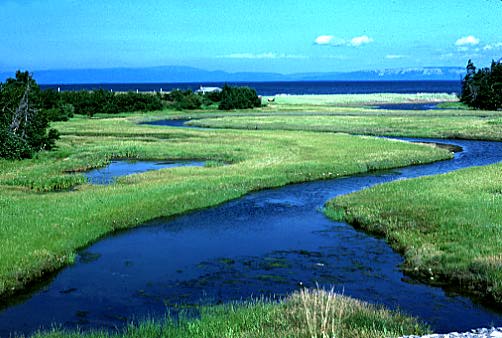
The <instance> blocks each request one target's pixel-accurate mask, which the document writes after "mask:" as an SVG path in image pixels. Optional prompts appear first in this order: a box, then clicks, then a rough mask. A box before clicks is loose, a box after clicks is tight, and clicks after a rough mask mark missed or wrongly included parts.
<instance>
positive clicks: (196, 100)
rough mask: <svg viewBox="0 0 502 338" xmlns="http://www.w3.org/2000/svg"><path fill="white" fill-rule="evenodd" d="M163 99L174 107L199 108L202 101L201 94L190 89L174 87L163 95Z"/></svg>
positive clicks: (180, 108) (179, 108)
mask: <svg viewBox="0 0 502 338" xmlns="http://www.w3.org/2000/svg"><path fill="white" fill-rule="evenodd" d="M164 99H165V100H166V101H168V102H169V104H170V105H171V106H172V107H174V108H175V109H178V110H182V109H200V107H201V106H202V104H203V103H205V101H204V97H203V96H202V95H199V94H196V93H194V92H193V91H191V90H180V89H175V90H172V91H171V92H169V93H167V94H165V95H164Z"/></svg>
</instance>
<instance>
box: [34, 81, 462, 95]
mask: <svg viewBox="0 0 502 338" xmlns="http://www.w3.org/2000/svg"><path fill="white" fill-rule="evenodd" d="M224 84H225V83H223V82H197V83H123V84H119V83H110V84H71V85H57V84H56V85H41V86H40V87H41V88H42V89H46V88H53V89H57V88H58V87H59V88H61V90H63V91H66V90H82V89H86V90H91V89H100V88H102V89H105V90H113V91H136V90H138V91H140V92H143V91H157V92H159V91H161V90H162V91H170V90H173V89H176V88H179V89H192V90H196V89H198V88H199V87H200V86H208V87H223V85H224ZM228 84H229V85H238V86H249V87H252V88H254V89H256V91H257V92H258V94H259V95H264V96H270V95H277V94H371V93H401V94H413V93H460V89H461V84H460V81H298V82H293V81H291V82H236V83H232V82H228Z"/></svg>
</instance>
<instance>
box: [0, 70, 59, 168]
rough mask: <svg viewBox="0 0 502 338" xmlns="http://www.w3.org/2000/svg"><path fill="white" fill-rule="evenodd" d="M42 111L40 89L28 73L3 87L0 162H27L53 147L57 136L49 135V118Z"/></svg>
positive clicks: (0, 95) (0, 90)
mask: <svg viewBox="0 0 502 338" xmlns="http://www.w3.org/2000/svg"><path fill="white" fill-rule="evenodd" d="M39 108H40V88H39V87H38V85H37V83H36V82H35V80H34V79H33V77H32V76H31V74H29V73H28V72H21V71H17V72H16V77H15V78H9V79H7V81H6V83H0V142H1V144H2V147H1V149H0V158H8V159H20V158H27V157H31V156H32V155H33V153H34V152H36V151H39V150H42V149H51V148H52V147H53V146H54V142H55V140H56V139H57V138H58V133H57V131H56V130H54V129H51V130H49V131H47V128H48V125H49V121H48V118H47V115H46V114H45V111H44V110H41V109H39Z"/></svg>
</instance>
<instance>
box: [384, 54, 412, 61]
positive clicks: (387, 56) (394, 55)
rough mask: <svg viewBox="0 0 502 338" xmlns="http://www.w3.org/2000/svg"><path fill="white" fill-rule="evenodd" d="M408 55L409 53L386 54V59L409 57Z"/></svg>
mask: <svg viewBox="0 0 502 338" xmlns="http://www.w3.org/2000/svg"><path fill="white" fill-rule="evenodd" d="M407 57H408V56H407V55H400V54H387V55H385V58H386V59H390V60H392V59H404V58H407Z"/></svg>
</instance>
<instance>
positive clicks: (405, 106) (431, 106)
mask: <svg viewBox="0 0 502 338" xmlns="http://www.w3.org/2000/svg"><path fill="white" fill-rule="evenodd" d="M437 105H438V104H437V103H430V102H429V103H385V104H381V105H378V106H375V107H374V108H376V109H389V110H436V109H441V108H439V107H438V106H437Z"/></svg>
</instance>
